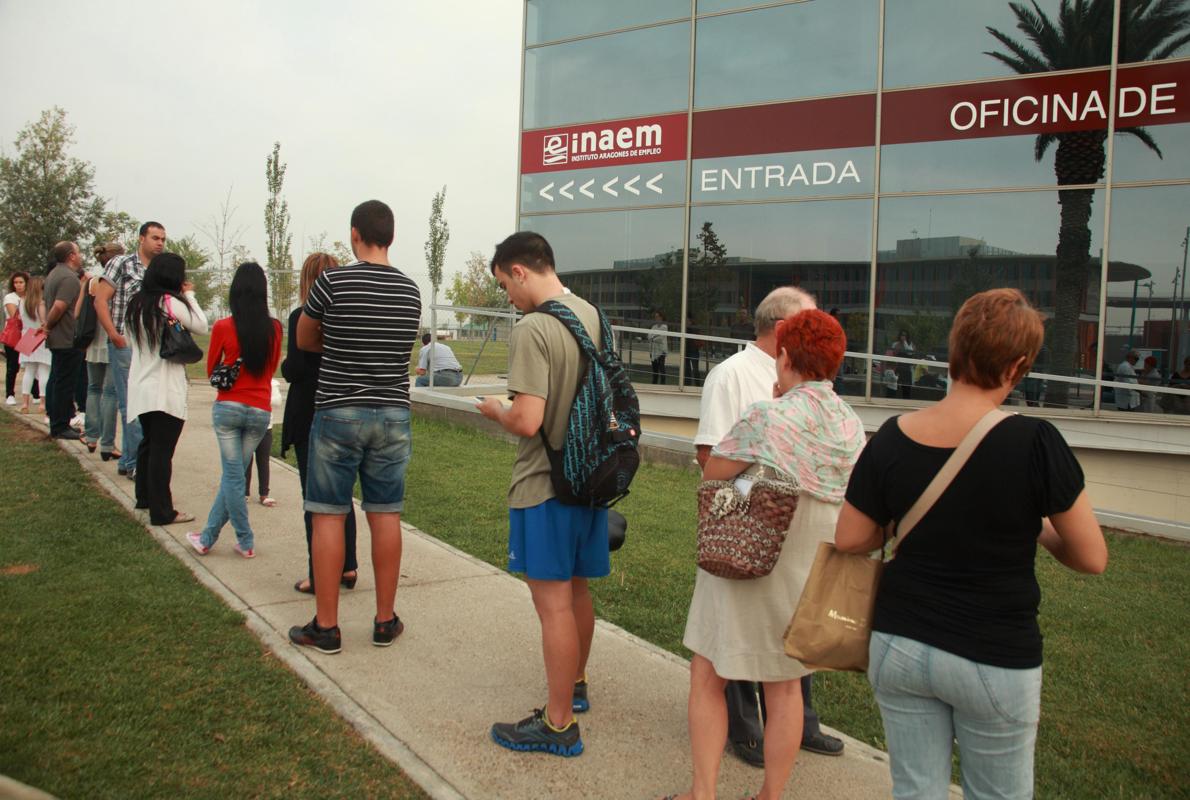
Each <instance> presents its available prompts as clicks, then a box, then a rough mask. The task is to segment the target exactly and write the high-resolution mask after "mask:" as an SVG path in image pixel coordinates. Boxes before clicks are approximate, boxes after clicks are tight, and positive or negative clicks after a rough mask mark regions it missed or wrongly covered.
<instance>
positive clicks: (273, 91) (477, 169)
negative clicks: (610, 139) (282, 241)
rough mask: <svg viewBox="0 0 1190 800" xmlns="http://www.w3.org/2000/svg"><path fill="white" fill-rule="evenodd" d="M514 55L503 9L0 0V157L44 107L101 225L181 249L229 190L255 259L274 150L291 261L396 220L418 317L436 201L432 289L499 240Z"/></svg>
mask: <svg viewBox="0 0 1190 800" xmlns="http://www.w3.org/2000/svg"><path fill="white" fill-rule="evenodd" d="M520 45H521V4H520V3H518V2H513V1H512V0H497V1H496V2H491V1H490V0H419V2H410V1H409V0H404V1H402V2H395V1H392V0H390V1H389V2H381V1H378V0H345V1H344V2H335V3H331V2H315V0H285V2H281V1H280V0H272V1H270V2H266V1H265V0H242V1H240V2H231V1H230V0H206V1H205V2H202V3H161V2H147V0H104V1H103V2H96V3H89V2H65V1H64V0H0V81H2V85H3V86H4V102H3V103H0V147H2V148H3V152H5V153H6V154H11V153H12V152H13V140H14V139H15V138H16V135H17V132H18V131H19V130H20V129H21V128H22V127H24V126H25V125H26V124H28V123H29V122H31V121H33V120H35V119H36V118H37V117H38V115H39V114H40V113H41V111H42V110H43V109H47V108H50V107H51V106H55V105H57V106H61V107H62V108H64V109H65V110H66V111H67V114H68V117H67V118H68V120H69V122H70V123H72V124H73V125H74V126H75V127H76V134H75V135H76V142H75V145H74V147H73V149H72V153H73V155H75V156H77V157H79V158H82V159H85V160H87V161H89V162H91V164H92V165H94V167H95V188H96V190H97V191H98V193H99V194H101V195H102V196H104V197H106V198H108V199H109V200H110V201H111V207H112V208H114V209H116V210H121V211H126V212H128V213H129V214H131V215H132V216H133V217H136V218H137V219H140V220H145V219H150V218H151V219H157V220H160V221H161V222H162V223H164V224H165V226H166V229H167V231H168V233H169V234H170V236H171V237H179V236H184V235H186V234H189V233H198V228H199V226H201V225H204V224H206V223H209V221H210V218H211V217H212V216H213V215H215V214H216V213H217V212H218V210H219V206H220V203H221V202H222V201H223V200H224V198H225V196H226V194H227V191H228V188H229V187H230V188H231V189H232V205H234V206H236V207H237V208H238V210H237V213H236V221H237V222H238V223H239V224H240V225H242V226H244V228H245V233H244V236H243V243H244V244H245V245H246V246H247V247H248V248H249V249H250V250H251V252H252V253H253V255H255V256H256V257H257V258H258V259H260V260H261V261H263V260H264V257H265V246H264V242H265V237H264V221H263V220H264V204H265V200H266V185H265V177H264V171H265V160H266V158H267V157H268V154H269V152H270V151H271V149H272V146H273V142H274V141H280V142H281V157H282V160H283V161H285V162H287V163H288V165H289V169H288V172H287V173H286V176H285V187H284V196H285V198H286V199H287V200H288V201H289V210H290V213H291V214H292V223H291V230H292V232H293V256H294V260H295V262H297V263H298V264H300V259H301V258H302V256H303V255H304V254H305V252H306V250H307V240H308V238H309V237H311V236H317V235H318V234H319V233H322V232H324V231H325V232H326V234H327V237H328V239H329V240H332V241H333V240H335V239H341V240H343V241H347V240H348V237H349V228H350V226H349V219H350V214H351V209H352V208H353V207H354V206H355V204H356V203H358V202H360V201H362V200H366V199H370V198H378V199H380V200H384V201H385V202H387V203H388V204H389V205H390V206H392V208H393V211H394V212H395V214H396V218H397V238H396V243H395V246H394V249H393V251H392V254H391V255H392V257H393V262H394V263H395V264H397V265H398V266H400V267H402V268H404V269H406V270H407V271H408V272H409V273H410V274H411V275H412V276H413V277H414V278H416V279H417V280H418V282H419V283H420V284H421V285H422V287H423V291H424V292H425V293H426V301H427V302H428V300H429V290H428V287H429V281H428V278H427V277H426V268H425V256H424V254H423V249H422V248H423V244H424V242H425V240H426V235H427V230H428V227H427V226H428V218H429V211H430V202H431V200H432V198H433V195H434V192H436V191H437V190H438V189H439V188H441V187H442V185H443V184H445V185H447V201H446V218H447V220H448V222H449V223H450V226H451V239H450V246H449V249H448V251H447V266H446V273H447V278H446V280H445V281H444V284H449V275H450V273H451V272H452V271H453V270H454V269H455V268H458V267H461V265H462V263H463V261H464V259H465V258H466V256H467V254H468V252H469V251H471V250H480V251H483V252H484V253H485V254H490V252H491V250H492V247H493V245H494V244H495V243H496V242H497V241H499V240H500V239H501V238H503V237H504V236H506V235H507V234H508V233H510V232H511V231H512V230H513V229H514V227H515V224H516V219H515V200H516V194H515V192H516V191H517V184H516V155H517V105H518V102H519V80H520ZM206 244H208V245H209V243H206ZM442 302H445V300H443V301H442Z"/></svg>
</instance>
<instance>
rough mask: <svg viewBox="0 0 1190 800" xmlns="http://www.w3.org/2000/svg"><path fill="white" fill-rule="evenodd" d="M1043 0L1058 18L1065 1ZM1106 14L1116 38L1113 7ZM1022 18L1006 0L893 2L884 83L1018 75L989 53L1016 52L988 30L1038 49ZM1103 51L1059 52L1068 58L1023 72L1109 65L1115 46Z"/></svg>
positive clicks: (888, 19)
mask: <svg viewBox="0 0 1190 800" xmlns="http://www.w3.org/2000/svg"><path fill="white" fill-rule="evenodd" d="M1037 4H1038V6H1040V8H1041V11H1042V13H1043V14H1044V15H1045V16H1046V17H1047V18H1048V19H1049V20H1050V21H1051V22H1053V21H1056V20H1057V18H1058V8H1059V5H1060V0H1038V3H1037ZM1021 6H1022V7H1023V8H1024V9H1026V10H1028V11H1029V12H1030V13H1032V11H1033V6H1032V4H1030V3H1022V4H1021ZM1106 18H1107V28H1106V33H1105V35H1106V36H1107V39H1108V41H1109V42H1110V40H1111V28H1112V25H1111V23H1112V20H1111V14H1110V12H1109V13H1108V14H1107V15H1106ZM1017 23H1018V20H1017V17H1016V14H1015V13H1014V12H1013V10H1012V8H1011V7H1010V6H1009V4H1008V3H1006V2H994V3H990V2H980V3H962V2H959V3H956V2H954V0H897V2H890V3H888V4H887V6H886V7H885V13H884V26H885V27H884V86H885V88H888V89H891V88H895V87H900V86H918V85H924V84H932V83H952V82H956V81H965V80H972V79H975V78H988V77H994V76H1008V75H1014V74H1017V73H1018V70H1016V69H1013V68H1012V67H1010V66H1008V65H1007V64H1005V63H1004V62H1002V61H1000V60H998V59H996V58H994V57H992V56H989V55H987V53H988V52H999V53H1003V54H1005V55H1009V56H1011V55H1012V53H1011V51H1010V50H1009V49H1008V48H1007V47H1005V45H1004V44H1002V43H1001V42H1000V41H998V40H997V39H996V38H995V37H994V36H993V35H992V34H991V33H989V32H988V28H994V29H996V30H998V31H1000V32H1001V33H1003V34H1004V35H1005V36H1007V37H1009V38H1011V39H1012V40H1014V41H1016V42H1018V43H1020V44H1021V45H1023V46H1024V47H1025V48H1026V49H1027V50H1029V51H1030V52H1032V53H1037V52H1038V48H1037V45H1036V44H1035V43H1034V42H1033V41H1032V40H1031V39H1030V38H1029V37H1028V36H1026V35H1025V34H1024V33H1022V32H1021V31H1020V29H1019V28H1017ZM1099 52H1102V53H1103V54H1104V56H1103V57H1102V58H1101V59H1100V58H1091V59H1086V58H1081V57H1079V56H1078V54H1077V53H1075V54H1071V53H1066V52H1064V51H1059V54H1060V55H1063V57H1064V58H1065V60H1064V61H1062V62H1060V63H1058V64H1052V65H1047V66H1046V67H1045V68H1044V69H1041V70H1034V69H1027V68H1026V69H1023V70H1021V71H1025V72H1046V71H1049V70H1052V69H1073V68H1077V67H1089V66H1099V65H1106V64H1107V63H1108V59H1109V57H1110V53H1111V47H1110V46H1106V47H1103V48H1100V49H1099ZM1042 61H1043V62H1044V59H1042Z"/></svg>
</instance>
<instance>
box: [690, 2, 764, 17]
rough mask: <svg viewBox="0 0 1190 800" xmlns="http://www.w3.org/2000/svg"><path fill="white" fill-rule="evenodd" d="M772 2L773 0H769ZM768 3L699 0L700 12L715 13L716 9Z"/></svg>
mask: <svg viewBox="0 0 1190 800" xmlns="http://www.w3.org/2000/svg"><path fill="white" fill-rule="evenodd" d="M768 1H769V2H771V0H768ZM760 5H766V0H698V13H699V14H713V13H715V12H716V11H732V10H734V9H737V8H747V7H748V6H760Z"/></svg>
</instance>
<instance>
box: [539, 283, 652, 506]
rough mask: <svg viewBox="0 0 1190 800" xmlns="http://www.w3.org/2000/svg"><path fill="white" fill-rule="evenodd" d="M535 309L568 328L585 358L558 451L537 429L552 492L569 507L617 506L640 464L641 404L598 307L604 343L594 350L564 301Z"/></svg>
mask: <svg viewBox="0 0 1190 800" xmlns="http://www.w3.org/2000/svg"><path fill="white" fill-rule="evenodd" d="M534 311H537V312H539V313H542V314H549V315H550V316H551V317H553V318H554V319H556V320H558V321H559V322H561V323H562V324H563V325H564V326H566V330H568V331H570V333H571V335H572V336H574V338H575V341H577V342H578V346H579V350H580V351H581V352H582V354H583V356H585V360H586V366H585V368H584V370H583V373H582V376H581V378H580V379H579V386H578V393H577V394H575V396H574V405H572V406H571V407H570V416H569V418H568V419H567V422H566V438H565V440H564V441H563V444H562V449H560V450H555V449H553V448H552V447H550V442H549V439H547V438H546V435H545V430H544V428H543V429H542V430H541V431H540V434H541V442H542V444H543V445H544V446H545V452H546V454H547V455H548V456H549V460H550V481H551V482H552V483H553V486H554V493H555V494H556V495H557V498H558V500H559V501H560V502H562V503H565V504H567V505H583V506H612V505H615V503H616V502H618V501H619V500H620V499H622V498H623V497H624V496H625V495H627V494H628V484H630V483H631V482H632V477H633V476H634V475H635V474H636V470H637V468H638V467H639V466H640V452H639V451H638V449H637V445H638V444H639V442H640V403H639V402H638V401H637V399H636V391H635V390H634V389H633V388H632V381H630V380H629V379H628V370H626V369H625V368H624V364H623V363H622V362H621V361H620V358H619V356H617V355H616V353H615V351H614V350H613V349H612V346H611V343H612V341H613V339H612V330H611V325H609V324H608V322H607V318H606V317H605V316H603V312H602V311H599V309H596V310H595V311H596V313H597V314H598V315H599V328H600V332H601V334H602V339H601V341H602V345H603V346H602V347H600V348H598V349H596V347H595V343H594V342H593V341H592V340H591V337H590V336H589V335H587V330H586V328H584V327H583V323H582V322H581V321H580V320H579V318H578V317H577V316H575V313H574V312H573V311H572V310H571V309H570V308H569V307H568V306H566V305H565V304H563V303H560V302H558V301H557V300H547V301H546V302H544V303H542V304H541V305H540V306H538V307H537V308H536V309H534Z"/></svg>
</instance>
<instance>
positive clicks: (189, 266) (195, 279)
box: [165, 234, 218, 310]
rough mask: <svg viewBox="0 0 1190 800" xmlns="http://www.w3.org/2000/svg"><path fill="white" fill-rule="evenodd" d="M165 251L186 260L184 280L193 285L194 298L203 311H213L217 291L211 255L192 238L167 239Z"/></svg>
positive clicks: (192, 236)
mask: <svg viewBox="0 0 1190 800" xmlns="http://www.w3.org/2000/svg"><path fill="white" fill-rule="evenodd" d="M165 249H166V250H168V251H169V252H171V253H177V254H178V255H180V256H181V257H182V258H184V259H186V279H187V280H188V281H190V282H191V283H193V284H194V297H195V299H196V300H198V305H199V306H200V307H201V308H203V309H204V310H207V309H214V308H215V306H216V302H215V301H216V300H217V299H218V298H217V294H218V290H217V289H216V287H215V282H214V278H215V271H214V269H213V268H212V266H213V262H212V259H211V254H210V253H209V252H208V251H207V250H206V249H205V248H204V247H203V246H202V245H201V244H199V243H198V241H197V240H196V239H195V238H194V235H193V234H191V235H189V236H183V237H182V238H181V239H168V240H167V241H166V243H165Z"/></svg>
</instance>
